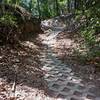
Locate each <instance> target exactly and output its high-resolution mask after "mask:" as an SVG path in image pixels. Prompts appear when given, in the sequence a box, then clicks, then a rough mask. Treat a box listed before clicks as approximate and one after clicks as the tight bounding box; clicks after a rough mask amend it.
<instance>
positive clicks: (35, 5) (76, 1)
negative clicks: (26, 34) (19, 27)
mask: <svg viewBox="0 0 100 100" xmlns="http://www.w3.org/2000/svg"><path fill="white" fill-rule="evenodd" d="M0 2H1V3H2V4H8V5H15V9H16V5H17V6H21V7H23V8H25V9H26V10H27V11H29V12H30V13H31V14H32V15H33V16H34V17H36V18H39V19H40V20H44V19H49V18H52V17H56V16H60V15H67V14H69V13H71V14H73V18H74V23H75V22H78V23H80V26H81V27H80V29H79V30H78V31H79V32H80V34H81V36H82V37H83V38H84V40H85V42H86V46H87V48H89V52H90V51H91V53H92V52H93V53H92V54H91V53H90V55H93V56H95V55H100V52H98V50H95V49H94V48H95V47H97V45H99V41H100V39H99V38H98V39H97V37H98V35H99V34H100V1H99V0H84V1H83V0H0ZM1 8H2V9H1V12H3V13H4V14H1V15H0V22H1V23H5V24H10V25H11V26H12V25H14V26H16V24H17V17H16V16H13V15H12V13H10V12H7V11H4V9H3V6H1ZM69 17H70V16H69ZM94 52H95V53H94Z"/></svg>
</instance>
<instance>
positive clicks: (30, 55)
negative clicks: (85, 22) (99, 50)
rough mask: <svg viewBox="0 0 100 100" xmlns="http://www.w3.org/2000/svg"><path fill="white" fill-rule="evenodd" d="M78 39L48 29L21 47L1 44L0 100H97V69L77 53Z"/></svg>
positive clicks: (99, 81) (99, 88)
mask: <svg viewBox="0 0 100 100" xmlns="http://www.w3.org/2000/svg"><path fill="white" fill-rule="evenodd" d="M81 41H83V40H82V38H80V36H79V35H78V34H75V33H68V32H64V31H63V32H62V30H61V29H60V30H53V29H50V28H49V29H47V30H45V33H44V34H39V36H38V37H37V38H36V39H34V38H33V37H32V36H31V38H29V39H28V40H26V41H24V42H22V43H21V47H20V46H17V47H16V48H11V47H10V46H9V45H6V46H1V47H0V51H1V52H0V100H100V77H99V76H100V72H99V71H96V69H95V66H94V65H92V64H91V65H90V64H87V63H85V61H84V59H81V57H80V56H79V55H78V56H77V52H76V50H77V48H79V47H80V45H81V44H82V42H81ZM80 61H81V62H80ZM16 75H17V77H16Z"/></svg>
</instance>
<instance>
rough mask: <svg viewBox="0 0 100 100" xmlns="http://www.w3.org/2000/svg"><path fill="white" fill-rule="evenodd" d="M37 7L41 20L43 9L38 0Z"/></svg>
mask: <svg viewBox="0 0 100 100" xmlns="http://www.w3.org/2000/svg"><path fill="white" fill-rule="evenodd" d="M37 7H38V12H39V20H40V21H41V10H40V2H39V0H37Z"/></svg>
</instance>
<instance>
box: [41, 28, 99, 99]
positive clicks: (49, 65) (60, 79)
mask: <svg viewBox="0 0 100 100" xmlns="http://www.w3.org/2000/svg"><path fill="white" fill-rule="evenodd" d="M61 31H62V30H61ZM61 31H60V30H59V31H58V30H57V31H56V30H50V29H49V31H48V32H46V35H45V36H44V37H43V35H42V37H41V38H42V39H43V44H45V45H46V48H45V50H44V52H42V53H41V54H42V56H41V61H42V62H43V68H42V69H43V70H45V71H46V72H47V73H46V74H45V77H44V78H45V80H46V81H47V83H48V87H49V89H50V92H49V93H48V95H49V96H50V97H53V98H55V99H54V100H100V95H99V94H98V95H97V94H95V93H93V92H92V91H94V87H95V85H91V84H88V83H85V84H84V83H83V82H82V79H80V78H79V77H77V76H75V75H74V72H73V70H72V69H71V67H70V66H69V65H66V64H64V63H62V62H61V60H59V59H58V58H57V56H56V54H55V53H54V52H53V50H52V47H53V46H54V45H55V41H56V36H57V35H58V34H59V33H60V32H61ZM47 100H53V99H50V98H49V99H47Z"/></svg>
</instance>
